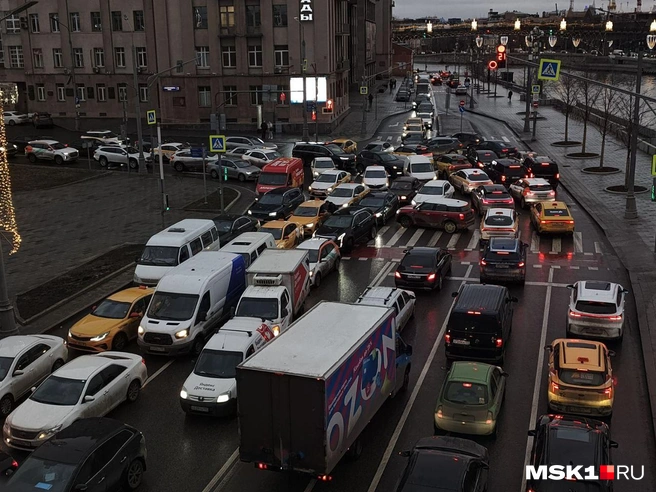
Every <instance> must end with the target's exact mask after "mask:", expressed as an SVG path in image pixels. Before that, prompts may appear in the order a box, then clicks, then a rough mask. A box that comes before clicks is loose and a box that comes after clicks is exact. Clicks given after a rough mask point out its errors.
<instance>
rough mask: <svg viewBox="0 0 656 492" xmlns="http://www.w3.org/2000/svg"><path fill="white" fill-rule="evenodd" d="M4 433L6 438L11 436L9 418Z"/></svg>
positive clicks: (3, 429)
mask: <svg viewBox="0 0 656 492" xmlns="http://www.w3.org/2000/svg"><path fill="white" fill-rule="evenodd" d="M2 432H3V433H4V435H5V436H10V435H11V423H10V421H9V417H7V419H6V420H5V423H4V425H3V426H2Z"/></svg>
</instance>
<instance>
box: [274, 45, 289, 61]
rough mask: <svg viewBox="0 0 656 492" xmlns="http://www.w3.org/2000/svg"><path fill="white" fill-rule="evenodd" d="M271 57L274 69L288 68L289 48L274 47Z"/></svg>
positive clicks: (284, 46)
mask: <svg viewBox="0 0 656 492" xmlns="http://www.w3.org/2000/svg"><path fill="white" fill-rule="evenodd" d="M273 49H274V51H273V57H274V59H275V65H276V67H288V66H289V46H287V45H286V44H285V45H277V46H274V48H273Z"/></svg>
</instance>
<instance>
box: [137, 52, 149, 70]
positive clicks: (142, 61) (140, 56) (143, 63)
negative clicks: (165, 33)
mask: <svg viewBox="0 0 656 492" xmlns="http://www.w3.org/2000/svg"><path fill="white" fill-rule="evenodd" d="M135 51H136V52H137V67H139V68H146V67H147V66H148V57H146V48H144V47H140V48H136V49H135Z"/></svg>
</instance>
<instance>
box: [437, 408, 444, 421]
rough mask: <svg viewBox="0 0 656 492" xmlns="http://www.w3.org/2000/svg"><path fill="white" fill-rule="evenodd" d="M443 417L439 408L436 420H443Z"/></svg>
mask: <svg viewBox="0 0 656 492" xmlns="http://www.w3.org/2000/svg"><path fill="white" fill-rule="evenodd" d="M443 417H444V414H443V413H442V409H441V408H440V409H439V410H438V411H437V418H438V419H441V418H443Z"/></svg>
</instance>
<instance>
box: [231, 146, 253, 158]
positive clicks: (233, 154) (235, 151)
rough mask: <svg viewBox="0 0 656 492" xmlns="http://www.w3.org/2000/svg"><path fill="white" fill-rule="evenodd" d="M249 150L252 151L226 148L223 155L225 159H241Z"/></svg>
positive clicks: (247, 148)
mask: <svg viewBox="0 0 656 492" xmlns="http://www.w3.org/2000/svg"><path fill="white" fill-rule="evenodd" d="M249 150H252V149H251V148H250V147H233V148H229V147H228V150H227V151H226V153H225V155H226V157H233V158H237V159H241V158H243V157H244V155H245V154H246V152H248V151H249Z"/></svg>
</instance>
